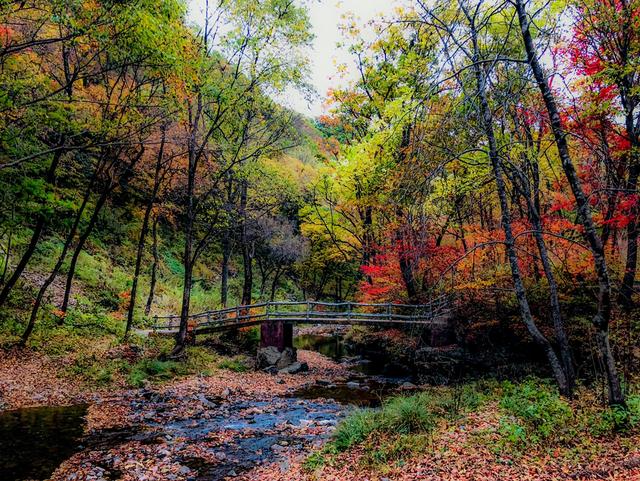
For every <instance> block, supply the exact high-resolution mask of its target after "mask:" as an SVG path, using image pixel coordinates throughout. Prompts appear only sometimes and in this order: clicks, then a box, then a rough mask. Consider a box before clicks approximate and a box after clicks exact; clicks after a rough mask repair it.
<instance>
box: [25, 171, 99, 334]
mask: <svg viewBox="0 0 640 481" xmlns="http://www.w3.org/2000/svg"><path fill="white" fill-rule="evenodd" d="M94 180H95V177H94V179H92V180H91V183H90V184H89V187H88V188H87V190H86V192H85V195H84V198H83V199H82V204H81V205H80V208H79V209H78V212H77V213H76V217H75V219H74V221H73V225H72V226H71V230H70V231H69V233H68V234H67V238H66V240H65V243H64V246H63V247H62V252H61V253H60V255H59V256H58V260H57V262H56V264H55V266H54V267H53V270H52V271H51V273H50V274H49V277H47V278H46V279H45V281H44V283H43V284H42V286H40V289H39V290H38V294H37V296H36V299H35V301H34V303H33V307H32V308H31V315H30V316H29V322H28V323H27V327H26V328H25V330H24V332H23V333H22V339H21V341H20V344H21V345H23V346H24V345H25V344H26V343H27V340H28V339H29V336H31V332H32V331H33V328H34V327H35V325H36V320H37V319H38V312H39V311H40V306H41V305H42V301H43V299H44V296H45V294H46V293H47V290H48V289H49V286H50V285H51V284H52V283H53V281H55V279H56V277H57V276H58V273H59V272H60V269H61V268H62V264H64V261H65V259H66V257H67V253H68V252H69V249H70V248H71V245H72V244H73V239H74V238H75V236H76V232H77V230H78V226H79V225H80V221H81V220H82V214H83V213H84V210H85V208H86V206H87V203H88V202H89V198H90V197H91V190H92V188H93V182H94Z"/></svg>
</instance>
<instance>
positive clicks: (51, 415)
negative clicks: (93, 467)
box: [0, 334, 407, 481]
mask: <svg viewBox="0 0 640 481" xmlns="http://www.w3.org/2000/svg"><path fill="white" fill-rule="evenodd" d="M295 345H296V347H298V348H299V349H308V350H314V351H317V352H319V353H321V354H323V355H325V356H327V357H329V358H331V359H333V360H335V361H338V362H344V363H346V364H347V365H348V366H349V367H350V369H351V370H352V372H353V374H352V375H351V376H349V377H348V379H344V380H340V381H338V382H336V383H330V382H329V381H327V382H323V383H321V384H318V383H315V382H310V384H308V385H307V386H305V387H303V388H301V389H298V390H296V391H293V392H291V393H290V394H289V395H288V396H286V397H283V398H282V397H276V398H274V399H272V400H269V401H268V402H251V403H249V402H238V401H235V402H234V401H231V402H228V401H222V400H216V401H208V400H206V399H204V400H203V399H202V395H199V396H196V397H195V399H194V398H184V399H182V398H176V397H172V396H169V397H168V398H165V397H164V396H160V395H158V394H153V393H147V394H149V395H148V396H146V395H145V393H141V395H140V397H138V398H137V399H136V400H134V401H132V407H133V408H134V411H135V412H138V413H139V414H140V417H139V419H138V420H137V424H136V425H135V426H133V427H131V428H128V429H126V430H122V431H117V432H109V431H104V432H98V433H93V434H91V436H89V437H88V438H84V439H83V432H84V427H85V419H84V416H85V415H86V412H87V408H86V406H84V405H77V406H63V407H40V408H27V409H20V410H15V411H7V412H4V413H0V481H23V480H27V479H33V480H44V479H47V478H48V477H49V476H50V475H51V474H52V473H53V471H55V469H56V468H57V467H58V466H59V465H60V464H61V463H62V462H63V461H64V460H66V459H67V458H69V457H70V456H71V455H73V454H74V453H76V452H78V451H80V450H81V449H83V447H82V446H81V443H82V444H83V445H84V447H85V448H86V449H88V450H92V451H101V452H105V453H106V452H107V451H108V450H109V449H110V448H111V447H114V446H117V445H119V444H121V443H124V442H127V441H131V440H139V441H142V442H145V443H154V444H155V443H164V442H168V441H167V440H171V439H183V442H184V444H185V445H190V444H192V443H196V444H197V443H200V442H201V441H202V440H203V439H207V437H208V436H209V435H212V434H213V433H216V432H223V431H225V432H226V431H234V432H237V433H238V436H234V437H233V441H231V442H228V443H225V445H224V446H216V447H215V448H212V449H214V451H215V454H216V456H218V457H219V461H218V462H215V463H211V462H207V461H205V460H204V459H202V458H195V457H188V456H184V457H182V456H180V457H179V459H178V461H179V462H180V463H181V464H183V465H185V466H188V467H189V468H192V469H195V470H197V472H198V475H197V477H196V478H194V479H198V480H202V481H205V480H206V481H214V480H218V479H224V478H225V477H227V476H230V475H231V476H233V473H240V472H242V471H245V470H247V469H250V468H251V467H252V466H255V465H257V464H261V463H264V462H267V461H270V460H276V461H277V460H278V459H280V456H279V453H280V451H281V446H287V450H288V451H289V452H290V451H293V452H300V453H302V452H306V451H307V450H308V449H309V447H310V446H311V445H316V444H317V443H320V442H322V440H323V437H324V436H318V434H317V433H313V434H306V431H305V429H299V428H301V427H304V426H311V427H313V426H325V427H329V426H333V425H335V424H336V423H338V422H339V421H340V419H341V418H342V417H343V416H344V415H345V414H346V413H347V412H348V411H349V410H350V409H352V408H353V407H354V406H358V407H375V406H379V405H380V403H381V401H382V399H384V398H385V397H386V396H388V395H389V394H390V393H391V392H393V391H395V390H396V389H397V387H398V384H399V383H401V382H403V381H404V380H407V378H406V377H389V376H388V375H383V374H388V372H386V371H388V369H387V368H388V365H387V363H386V362H385V360H383V359H378V360H376V362H372V361H370V360H366V359H363V358H361V357H359V356H357V355H356V353H353V352H350V350H349V348H348V346H347V345H346V344H345V343H344V341H343V339H342V337H341V336H340V335H334V336H326V335H325V336H323V335H315V334H309V335H304V336H298V337H296V339H295ZM314 400H318V401H314ZM193 402H203V411H202V412H201V413H200V415H197V416H195V417H190V418H186V419H181V418H180V416H179V415H177V414H179V409H178V412H175V411H174V410H175V409H176V408H177V407H178V406H180V405H181V404H182V405H192V403H193ZM311 432H312V431H311ZM105 467H106V468H107V473H109V472H111V474H113V475H114V476H115V475H117V470H116V469H115V468H113V467H112V468H109V467H108V465H105Z"/></svg>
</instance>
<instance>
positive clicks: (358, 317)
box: [153, 296, 451, 330]
mask: <svg viewBox="0 0 640 481" xmlns="http://www.w3.org/2000/svg"><path fill="white" fill-rule="evenodd" d="M450 310H451V308H450V301H449V299H448V297H447V296H441V297H439V298H437V299H435V300H434V301H432V302H430V303H429V304H422V305H413V304H393V303H386V304H376V303H357V302H348V301H347V302H321V301H277V302H263V303H258V304H251V305H248V306H235V307H229V308H224V309H217V310H212V311H206V312H201V313H198V314H192V315H190V316H189V321H190V322H192V323H195V326H193V327H195V328H196V329H197V328H206V327H208V326H233V325H247V324H251V323H254V324H255V323H259V322H264V321H269V320H276V319H277V320H281V321H288V322H296V323H305V322H308V323H314V322H334V323H338V322H340V321H344V322H346V323H349V322H360V323H369V322H370V323H381V322H385V323H399V324H406V323H416V324H419V323H427V322H429V321H433V320H434V319H436V318H439V317H443V316H445V315H446V314H448V313H449V312H450ZM179 326H180V316H177V315H170V316H154V325H153V329H154V330H175V329H178V328H179Z"/></svg>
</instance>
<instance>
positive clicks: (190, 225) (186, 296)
mask: <svg viewBox="0 0 640 481" xmlns="http://www.w3.org/2000/svg"><path fill="white" fill-rule="evenodd" d="M197 102H198V105H197V112H196V114H195V117H194V119H193V121H192V122H193V123H192V128H191V132H190V136H189V167H188V172H187V199H186V201H187V205H186V219H185V225H184V253H183V256H182V262H183V263H184V278H183V283H184V284H183V286H182V305H181V308H180V328H179V330H178V333H177V334H176V344H175V346H174V348H173V350H172V351H171V357H179V356H181V355H182V354H183V353H184V349H185V347H186V344H187V330H188V327H189V306H190V303H191V287H192V284H193V236H194V232H193V230H194V224H195V215H196V214H195V184H196V170H197V167H198V150H199V149H198V146H197V138H198V122H199V120H200V113H201V112H202V96H201V94H198V101H197Z"/></svg>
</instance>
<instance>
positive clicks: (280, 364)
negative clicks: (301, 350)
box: [276, 347, 298, 369]
mask: <svg viewBox="0 0 640 481" xmlns="http://www.w3.org/2000/svg"><path fill="white" fill-rule="evenodd" d="M297 360H298V353H297V351H296V350H295V349H294V348H293V347H285V348H284V350H283V351H282V353H280V358H279V359H278V360H277V361H276V367H277V368H278V369H283V368H285V367H288V366H291V365H293V364H294V363H295V362H296V361H297Z"/></svg>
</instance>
